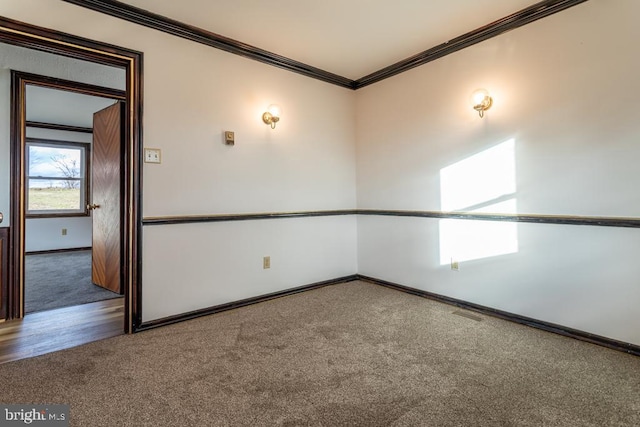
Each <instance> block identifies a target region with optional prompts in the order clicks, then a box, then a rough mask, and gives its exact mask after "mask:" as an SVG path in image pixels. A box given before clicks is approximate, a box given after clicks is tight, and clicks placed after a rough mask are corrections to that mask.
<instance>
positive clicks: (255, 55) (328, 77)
mask: <svg viewBox="0 0 640 427" xmlns="http://www.w3.org/2000/svg"><path fill="white" fill-rule="evenodd" d="M63 1H66V2H67V3H72V4H74V5H77V6H81V7H85V8H88V9H91V10H95V11H97V12H100V13H104V14H107V15H110V16H113V17H116V18H119V19H124V20H126V21H129V22H133V23H135V24H138V25H143V26H145V27H148V28H153V29H155V30H158V31H162V32H165V33H167V34H171V35H174V36H177V37H181V38H184V39H187V40H191V41H194V42H197V43H202V44H205V45H207V46H211V47H214V48H216V49H221V50H224V51H226V52H230V53H233V54H236V55H240V56H243V57H245V58H250V59H253V60H256V61H259V62H263V63H265V64H269V65H273V66H275V67H279V68H283V69H285V70H289V71H293V72H295V73H299V74H302V75H305V76H307V77H311V78H314V79H318V80H322V81H325V82H327V83H331V84H335V85H337V86H341V87H345V88H348V89H359V88H361V87H365V86H368V85H370V84H373V83H376V82H378V81H380V80H384V79H386V78H389V77H391V76H394V75H396V74H399V73H402V72H404V71H407V70H410V69H411V68H414V67H418V66H420V65H423V64H426V63H428V62H431V61H433V60H435V59H438V58H442V57H443V56H446V55H449V54H451V53H454V52H457V51H459V50H461V49H464V48H466V47H469V46H473V45H474V44H476V43H480V42H481V41H484V40H488V39H490V38H492V37H495V36H498V35H500V34H503V33H505V32H507V31H510V30H513V29H515V28H518V27H521V26H523V25H526V24H529V23H531V22H533V21H536V20H538V19H541V18H544V17H547V16H549V15H552V14H554V13H557V12H560V11H563V10H565V9H567V8H569V7H572V6H575V5H577V4H580V3H583V2H585V1H587V0H544V1H541V2H539V3H536V4H534V5H532V6H529V7H527V8H525V9H522V10H520V11H518V12H516V13H514V14H511V15H509V16H506V17H504V18H502V19H499V20H497V21H495V22H492V23H490V24H488V25H485V26H483V27H480V28H478V29H476V30H473V31H470V32H468V33H465V34H463V35H461V36H458V37H456V38H454V39H452V40H449V41H448V42H445V43H442V44H440V45H438V46H435V47H432V48H431V49H428V50H425V51H423V52H421V53H418V54H416V55H413V56H411V57H409V58H406V59H404V60H402V61H399V62H397V63H395V64H392V65H389V66H388V67H385V68H383V69H381V70H378V71H376V72H374V73H371V74H369V75H367V76H364V77H362V78H360V79H358V80H351V79H349V78H346V77H342V76H339V75H337V74H333V73H330V72H328V71H325V70H321V69H319V68H316V67H312V66H310V65H307V64H304V63H302V62H298V61H295V60H293V59H290V58H287V57H284V56H281V55H277V54H275V53H272V52H269V51H266V50H263V49H260V48H258V47H255V46H251V45H248V44H246V43H242V42H240V41H237V40H234V39H231V38H228V37H225V36H222V35H220V34H216V33H212V32H210V31H206V30H204V29H201V28H198V27H195V26H192V25H188V24H185V23H182V22H180V21H176V20H174V19H170V18H167V17H165V16H162V15H158V14H155V13H153V12H149V11H147V10H144V9H140V8H137V7H134V6H131V5H129V4H126V3H122V2H119V1H116V0H63Z"/></svg>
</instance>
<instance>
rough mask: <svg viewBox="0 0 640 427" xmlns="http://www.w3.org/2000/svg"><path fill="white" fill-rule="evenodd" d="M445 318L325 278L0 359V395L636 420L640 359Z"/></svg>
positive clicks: (168, 410) (276, 416)
mask: <svg viewBox="0 0 640 427" xmlns="http://www.w3.org/2000/svg"><path fill="white" fill-rule="evenodd" d="M454 311H459V310H458V309H456V308H454V307H451V306H448V305H444V304H441V303H436V302H433V301H429V300H426V299H423V298H420V297H416V296H412V295H408V294H404V293H401V292H398V291H394V290H391V289H387V288H384V287H380V286H377V285H372V284H368V283H363V282H351V283H346V284H340V285H334V286H329V287H325V288H322V289H318V290H314V291H310V292H305V293H302V294H297V295H293V296H289V297H286V298H280V299H277V300H273V301H269V302H266V303H261V304H256V305H253V306H250V307H245V308H241V309H237V310H233V311H228V312H224V313H220V314H217V315H213V316H208V317H205V318H200V319H196V320H192V321H188V322H183V323H180V324H176V325H173V326H168V327H164V328H159V329H155V330H152V331H148V332H143V333H140V334H136V335H130V336H120V337H116V338H111V339H108V340H104V341H99V342H95V343H92V344H88V345H84V346H81V347H77V348H74V349H70V350H65V351H61V352H58V353H53V354H49V355H45V356H40V357H37V358H33V359H28V360H22V361H17V362H11V363H7V364H4V365H0V383H1V397H0V400H1V401H2V402H3V403H26V402H28V403H67V404H70V405H71V420H72V425H77V426H236V425H237V426H272V425H283V426H298V425H300V426H305V425H317V426H320V425H322V426H343V425H350V426H416V425H420V426H520V425H521V426H542V425H545V426H555V425H558V426H609V425H612V426H638V425H640V358H638V357H635V356H630V355H627V354H624V353H621V352H616V351H613V350H609V349H606V348H603V347H598V346H595V345H591V344H587V343H584V342H580V341H576V340H573V339H570V338H565V337H561V336H558V335H554V334H551V333H546V332H542V331H539V330H535V329H531V328H528V327H525V326H521V325H517V324H514V323H510V322H506V321H502V320H498V319H494V318H490V317H485V316H478V317H480V318H481V319H482V320H481V321H477V320H474V319H470V318H467V317H464V316H460V315H456V314H452V312H454ZM476 316H477V315H476Z"/></svg>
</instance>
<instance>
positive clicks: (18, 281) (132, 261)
mask: <svg viewBox="0 0 640 427" xmlns="http://www.w3.org/2000/svg"><path fill="white" fill-rule="evenodd" d="M0 42H2V43H8V44H13V45H17V46H20V47H25V48H30V49H36V50H41V51H45V52H49V53H53V54H57V55H63V56H67V57H72V58H76V59H82V60H85V61H91V62H96V63H100V64H104V65H110V66H115V67H119V68H123V69H124V70H125V74H126V89H125V92H124V101H125V102H126V104H127V109H126V117H125V121H126V132H125V144H124V145H125V146H124V150H123V173H122V176H123V184H124V185H123V191H122V204H123V206H124V212H125V214H124V215H123V218H122V233H123V245H122V254H123V258H122V259H123V264H122V278H123V281H122V283H123V284H124V288H125V292H124V293H125V315H124V318H125V320H124V330H125V332H126V333H133V332H135V331H136V330H137V329H138V326H139V325H140V324H141V321H142V301H141V293H142V292H141V286H140V285H141V277H140V276H141V267H140V262H141V243H142V239H141V232H142V216H141V213H142V210H141V197H140V194H141V191H140V188H141V185H142V178H141V170H142V163H141V162H142V158H141V151H142V56H143V55H142V53H141V52H136V51H133V50H129V49H124V48H120V47H117V46H113V45H108V44H104V43H101V42H96V41H91V40H88V39H84V38H81V37H77V36H73V35H70V34H66V33H61V32H57V31H53V30H49V29H45V28H42V27H36V26H33V25H30V24H25V23H22V22H18V21H14V20H10V19H7V18H2V17H0ZM19 74H20V73H13V74H12V76H13V77H12V87H15V88H16V90H15V91H12V95H11V96H12V100H11V105H12V109H11V147H12V152H11V176H12V184H11V188H12V194H11V225H10V228H11V231H10V236H11V237H10V240H9V241H10V249H9V252H10V263H9V264H10V269H9V276H10V278H9V289H8V290H9V292H8V294H9V295H8V300H7V302H8V310H7V311H8V313H7V315H8V317H9V318H19V317H21V316H22V314H23V313H22V304H21V301H20V300H21V295H20V292H19V290H20V289H21V286H22V285H23V283H22V282H23V280H24V263H23V261H22V257H23V255H24V244H25V243H24V233H22V230H23V229H24V223H25V222H24V221H25V213H24V202H23V201H24V191H25V189H24V178H22V176H23V175H22V169H21V168H22V164H23V156H24V152H23V150H22V149H14V148H13V147H16V148H19V147H23V143H24V138H25V130H24V129H25V119H26V118H25V111H24V103H23V102H22V103H21V102H18V101H20V100H19V99H17V98H22V100H24V87H25V84H26V82H29V81H31V80H30V79H33V75H26V74H25V73H22V77H23V79H22V82H17V81H14V80H15V79H16V78H19ZM67 83H69V82H65V81H63V80H60V79H49V81H48V82H47V83H44V85H52V86H50V87H56V85H60V84H67ZM72 83H74V84H75V85H76V89H77V88H78V87H80V91H83V90H85V91H88V92H91V91H94V90H95V88H96V87H95V86H91V85H82V84H80V85H78V83H76V82H72ZM41 85H42V84H41ZM88 92H83V93H87V94H91V93H88ZM116 92H118V91H116ZM94 94H95V93H94ZM112 95H113V93H112ZM15 179H18V181H17V182H15Z"/></svg>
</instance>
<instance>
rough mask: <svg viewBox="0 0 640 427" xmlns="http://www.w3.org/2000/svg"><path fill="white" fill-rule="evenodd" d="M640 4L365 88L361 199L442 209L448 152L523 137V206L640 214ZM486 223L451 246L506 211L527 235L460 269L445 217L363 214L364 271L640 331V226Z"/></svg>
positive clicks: (556, 318) (618, 5) (534, 313)
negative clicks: (446, 250)
mask: <svg viewBox="0 0 640 427" xmlns="http://www.w3.org/2000/svg"><path fill="white" fill-rule="evenodd" d="M639 14H640V3H638V2H634V1H630V0H623V1H616V2H597V1H591V2H586V3H583V4H581V5H578V6H575V7H573V8H571V9H568V10H566V11H564V12H561V13H559V14H556V15H553V16H551V17H549V18H545V19H543V20H541V21H537V22H535V23H532V24H530V25H527V26H525V27H523V28H520V29H517V30H513V31H510V32H508V33H506V34H504V35H501V36H499V37H496V38H493V39H491V40H489V41H485V42H483V43H481V44H478V45H476V46H473V47H471V48H468V49H465V50H462V51H460V52H457V53H455V54H452V55H449V56H447V57H445V58H443V59H439V60H437V61H435V62H432V63H429V64H426V65H425V66H422V67H419V68H416V69H413V70H411V71H409V72H406V73H404V74H401V75H398V76H395V77H393V78H390V79H388V80H385V81H383V82H380V83H378V84H375V85H373V86H370V87H367V88H364V89H362V90H359V91H358V92H357V123H358V126H357V135H358V140H357V192H358V207H359V208H371V209H404V210H435V211H439V210H441V209H442V206H441V201H442V199H441V196H442V193H441V190H442V189H441V180H440V170H441V169H442V168H445V167H447V166H450V165H452V164H455V163H457V162H459V161H461V160H463V159H466V158H469V157H470V156H473V155H475V154H477V153H480V152H483V151H484V150H487V149H488V148H490V147H494V146H495V145H497V144H499V143H502V142H504V141H507V140H509V139H512V138H513V139H514V141H515V143H514V144H515V176H516V180H515V185H516V189H515V194H514V196H515V199H516V203H517V212H519V213H523V214H552V215H553V214H555V215H596V216H624V217H638V212H640V193H639V192H638V183H640V168H638V164H637V163H638V162H637V160H638V158H640V145H639V144H638V141H640V110H639V109H638V108H637V99H638V97H639V96H640V80H639V79H638V77H637V76H638V75H640V56H638V55H636V54H633V52H636V51H637V40H638V39H639V38H640V28H639V27H638V26H637V24H636V22H635V18H634V17H636V16H638V15H639ZM478 87H484V88H486V89H488V90H489V92H490V93H491V94H492V95H493V96H494V106H493V107H492V108H491V109H490V110H489V111H488V112H487V113H486V115H485V117H484V118H483V119H480V118H479V117H478V114H477V113H476V112H475V111H474V110H473V109H472V108H471V106H470V103H469V101H468V100H469V98H470V95H471V93H472V92H473V90H474V89H476V88H478ZM381 117H384V119H383V120H380V118H381ZM499 166H500V165H491V166H488V167H487V168H486V169H485V170H481V171H478V172H477V173H475V174H471V175H469V176H467V177H466V181H465V182H464V183H463V184H464V185H461V186H458V187H456V189H455V194H454V195H455V196H459V195H460V194H461V193H464V192H465V191H467V190H468V189H473V187H474V185H475V184H476V183H478V182H479V183H483V179H485V178H486V177H487V176H489V175H490V174H491V173H492V172H493V171H495V170H496V168H498V167H499ZM505 179H506V178H505ZM483 185H484V184H483ZM484 190H486V188H485V187H483V186H481V187H480V188H479V189H475V190H473V192H472V194H471V196H474V195H477V194H478V193H479V192H481V191H484ZM445 191H446V189H445ZM450 195H451V194H445V197H447V196H450ZM499 212H503V213H504V212H505V210H500V211H499ZM454 224H455V226H454V231H455V230H458V231H459V230H461V227H463V226H464V225H465V224H467V225H468V224H469V223H468V222H463V221H459V222H457V223H454ZM479 224H480V225H478V226H476V227H480V229H476V230H470V231H465V232H464V233H463V235H462V236H461V237H460V239H461V242H460V243H459V244H458V246H457V247H456V246H455V245H454V249H452V250H451V251H452V253H450V254H444V256H445V258H446V257H448V256H451V257H453V258H456V257H458V256H459V255H460V253H463V252H465V251H466V250H468V247H469V246H474V245H478V246H479V247H480V248H487V247H490V246H491V245H494V244H495V243H496V241H498V237H497V235H498V234H499V233H500V229H501V228H504V227H514V228H513V229H512V230H511V231H513V230H515V231H516V232H517V248H516V251H511V252H512V253H509V254H503V255H496V256H491V257H486V258H481V259H476V260H472V261H466V262H462V263H461V264H460V271H458V272H455V271H452V270H451V269H450V266H449V263H446V264H445V265H441V262H440V255H441V254H440V249H441V247H440V245H441V243H444V244H446V243H447V242H446V240H448V239H449V237H447V236H446V235H443V234H441V225H442V223H441V222H440V221H439V220H436V219H419V218H381V217H365V216H361V217H359V218H358V263H359V273H361V274H364V275H369V276H373V277H377V278H381V279H386V280H389V281H393V282H397V283H400V284H404V285H408V286H412V287H415V288H419V289H423V290H427V291H432V292H436V293H439V294H442V295H448V296H452V297H455V298H459V299H463V300H466V301H471V302H475V303H478V304H482V305H485V306H488V307H494V308H499V309H502V310H505V311H509V312H512V313H517V314H521V315H525V316H529V317H533V318H537V319H541V320H545V321H548V322H554V323H558V324H561V325H565V326H569V327H573V328H576V329H579V330H583V331H587V332H592V333H596V334H600V335H604V336H607V337H610V338H615V339H619V340H622V341H626V342H631V343H635V344H640V329H639V328H638V327H637V325H638V324H640V310H638V309H637V306H636V304H635V302H637V301H638V300H639V298H640V289H639V288H638V286H637V285H638V280H639V278H640V264H638V262H637V255H638V249H639V248H640V231H639V230H636V229H624V228H605V227H590V226H560V225H539V224H517V225H514V224H511V225H509V224H507V225H504V224H503V225H500V224H498V228H497V229H495V228H494V229H488V227H495V224H496V223H490V222H484V223H479ZM486 230H489V232H488V235H486V236H482V233H483V231H486ZM474 233H479V234H478V236H475V237H474ZM443 241H444V242H443ZM478 243H479V244H478Z"/></svg>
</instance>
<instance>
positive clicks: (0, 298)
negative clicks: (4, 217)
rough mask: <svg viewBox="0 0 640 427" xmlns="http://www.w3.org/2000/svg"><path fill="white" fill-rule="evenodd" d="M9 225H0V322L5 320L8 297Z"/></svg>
mask: <svg viewBox="0 0 640 427" xmlns="http://www.w3.org/2000/svg"><path fill="white" fill-rule="evenodd" d="M10 234H11V233H10V230H9V227H0V322H1V321H3V320H6V319H7V318H8V317H9V316H7V314H8V313H7V310H8V305H9V304H8V302H9V298H10V294H9V290H10V286H9V265H10V263H9V258H10V257H11V252H10V251H9V236H10Z"/></svg>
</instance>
